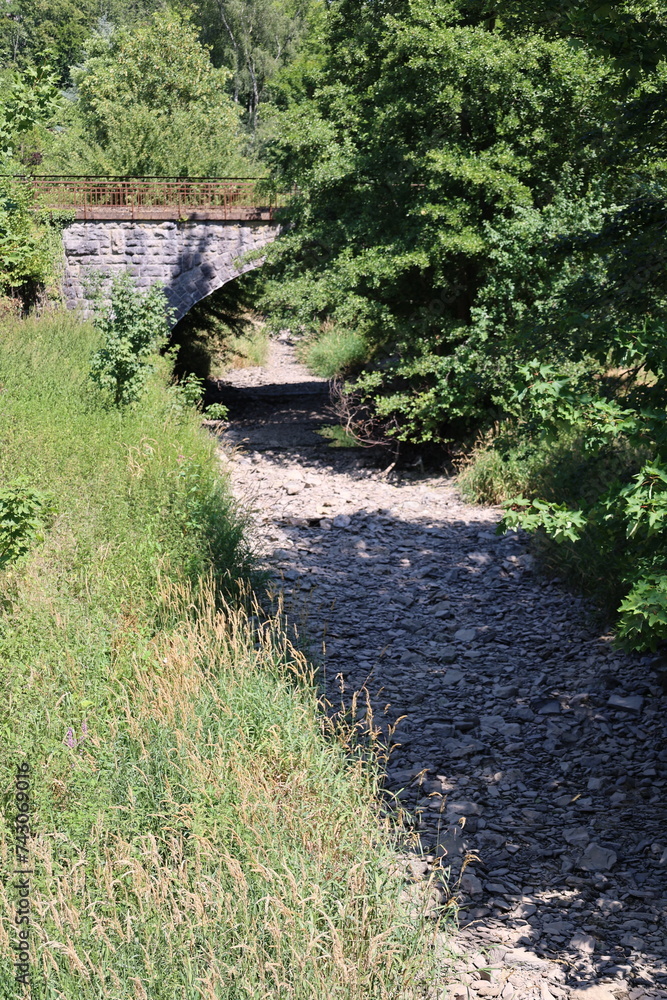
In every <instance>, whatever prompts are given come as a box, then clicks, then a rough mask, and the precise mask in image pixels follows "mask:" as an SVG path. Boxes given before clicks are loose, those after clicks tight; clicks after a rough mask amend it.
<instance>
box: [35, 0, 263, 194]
mask: <svg viewBox="0 0 667 1000" xmlns="http://www.w3.org/2000/svg"><path fill="white" fill-rule="evenodd" d="M72 77H73V80H74V85H75V94H74V100H73V101H72V102H71V104H70V107H69V109H68V113H67V114H66V116H65V119H64V122H63V125H64V129H63V131H61V132H60V133H58V134H56V136H55V137H54V139H53V141H52V143H51V145H50V148H48V149H47V161H48V166H49V167H50V168H51V169H53V170H54V172H55V171H62V172H65V173H99V174H103V173H111V174H131V175H140V174H162V175H168V174H172V175H177V176H193V175H214V174H220V175H225V174H227V175H230V174H237V173H247V172H248V165H247V163H246V162H245V161H244V158H243V155H242V142H243V140H242V134H241V128H240V121H239V111H238V108H237V107H235V106H234V104H233V103H232V101H231V99H230V98H229V96H228V94H227V92H226V88H227V83H228V80H229V71H228V70H225V69H216V68H215V67H214V66H213V65H212V64H211V61H210V58H209V53H208V52H207V50H206V49H205V48H204V47H203V46H202V45H201V44H200V42H199V40H198V37H197V30H196V28H195V26H194V25H193V23H192V21H191V18H190V17H189V16H186V15H181V14H178V13H176V12H174V11H171V10H164V11H160V12H158V13H155V14H153V15H152V16H151V18H150V19H149V20H148V21H147V22H146V23H145V24H143V25H141V26H139V27H136V28H134V29H129V28H122V29H118V30H116V31H113V33H112V34H111V36H110V37H104V36H103V35H99V34H98V35H96V36H94V37H93V38H91V39H90V41H89V43H88V44H87V47H86V58H85V60H84V62H83V64H82V65H81V66H80V67H78V68H76V69H74V70H73V71H72Z"/></svg>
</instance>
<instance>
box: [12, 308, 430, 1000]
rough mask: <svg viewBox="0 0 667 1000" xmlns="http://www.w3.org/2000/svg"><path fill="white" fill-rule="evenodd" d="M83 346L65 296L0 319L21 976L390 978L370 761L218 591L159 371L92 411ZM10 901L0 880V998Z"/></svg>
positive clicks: (49, 981)
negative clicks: (9, 508) (21, 536)
mask: <svg viewBox="0 0 667 1000" xmlns="http://www.w3.org/2000/svg"><path fill="white" fill-rule="evenodd" d="M95 346H96V334H95V331H94V330H93V329H92V328H91V327H90V326H87V325H85V324H80V323H78V322H76V321H75V320H73V319H72V318H71V317H69V316H63V315H61V316H54V317H51V318H49V319H43V320H41V321H39V322H36V321H26V322H15V323H7V324H5V325H4V326H3V328H2V330H0V386H1V392H0V439H1V440H2V452H1V455H0V479H1V482H2V486H3V487H4V488H5V490H6V488H7V484H15V486H16V489H23V490H24V491H27V490H32V491H36V492H35V495H36V496H38V502H37V505H36V506H35V507H34V510H35V511H36V513H35V518H34V520H35V525H34V531H33V537H32V540H31V543H30V547H29V549H28V551H27V552H26V553H25V554H24V555H23V556H21V557H20V558H19V559H18V561H13V562H11V563H8V564H7V565H6V566H5V567H4V569H2V570H1V571H0V607H1V608H2V611H1V613H0V682H1V685H2V698H1V699H0V705H1V707H0V712H1V713H2V714H1V717H0V727H1V734H2V739H1V740H0V788H1V789H2V794H3V810H2V815H1V816H0V857H2V860H3V866H4V868H5V870H7V869H11V868H12V867H13V866H14V854H13V851H14V847H15V838H14V832H13V823H14V806H13V801H14V800H13V797H12V789H13V786H14V781H15V773H16V767H17V765H19V764H21V763H22V762H23V761H25V760H27V761H28V762H29V763H30V766H31V769H32V776H31V796H32V804H31V822H32V828H33V838H32V841H31V861H32V862H33V863H32V864H31V867H32V868H34V870H35V873H34V875H33V876H31V907H32V909H31V920H32V923H31V940H30V959H31V969H32V993H31V997H32V1000H56V998H66V1000H83V998H86V1000H97V998H108V1000H126V998H127V1000H176V998H178V1000H200V998H201V1000H213V998H215V1000H221V998H224V1000H227V998H229V1000H231V998H234V1000H246V998H247V1000H255V998H260V997H261V998H269V997H271V998H295V1000H300V998H304V1000H305V998H308V1000H310V998H314V997H322V996H327V997H331V998H345V1000H348V998H349V1000H352V998H359V1000H361V998H375V997H377V998H386V1000H398V998H399V997H404V996H405V997H407V996H411V995H413V987H412V986H411V985H409V984H410V983H414V977H415V969H416V968H421V969H422V971H423V970H424V968H425V966H424V956H423V955H422V954H420V948H422V947H423V941H422V939H421V938H420V936H419V934H418V933H417V930H416V925H415V923H414V921H412V922H411V921H409V920H408V919H407V917H406V916H405V915H404V914H403V912H402V911H401V907H400V905H399V903H398V898H399V891H400V881H399V879H398V877H397V876H396V875H395V874H392V858H393V854H392V847H391V838H390V836H389V834H388V833H386V832H383V831H382V830H381V822H380V807H379V805H378V801H377V798H376V796H375V792H376V790H377V775H376V772H375V771H374V769H373V767H372V766H369V765H368V764H366V763H363V762H362V761H361V759H360V758H359V757H358V755H355V753H354V752H351V747H350V743H349V737H346V735H345V733H343V732H339V733H337V734H336V733H334V732H327V731H326V725H325V722H324V720H323V717H322V715H321V714H320V712H319V708H318V700H317V694H316V690H315V687H314V684H313V678H312V676H311V673H310V671H309V668H308V665H307V663H306V662H305V660H304V659H303V657H302V656H301V655H300V654H299V653H297V652H295V651H294V650H293V649H292V648H291V647H290V646H289V643H288V642H287V641H286V639H285V635H284V632H283V631H282V628H281V623H280V621H278V620H273V619H265V618H263V616H262V615H261V613H260V612H259V611H258V610H257V609H256V608H255V609H254V611H253V608H252V607H250V610H248V609H247V607H246V603H245V602H243V601H234V599H233V598H234V594H235V593H238V592H239V590H242V589H243V588H244V587H245V586H246V583H245V581H246V579H247V574H248V569H249V560H248V556H247V554H246V552H245V549H244V543H243V531H242V524H241V522H240V520H239V518H238V516H237V514H236V512H235V511H234V509H233V506H232V504H231V502H230V499H229V497H228V494H227V490H226V486H225V484H224V482H223V481H221V479H220V477H219V474H218V471H217V468H216V464H215V457H214V454H213V446H212V444H211V442H210V441H209V440H208V439H207V438H206V436H205V435H204V434H203V432H202V431H201V430H200V428H199V427H198V420H197V417H196V415H195V414H193V413H191V412H189V411H188V410H187V409H184V407H183V406H182V405H181V403H180V402H179V400H178V397H177V396H176V395H175V394H174V392H173V391H170V390H169V389H168V388H167V387H166V385H165V382H166V371H165V370H162V372H157V374H156V375H155V378H154V379H153V382H152V383H151V385H150V387H149V391H148V393H147V394H146V396H145V397H144V400H143V401H142V403H141V405H140V406H139V407H138V408H137V409H135V410H134V411H130V412H126V413H125V414H123V415H122V416H121V415H119V414H118V413H117V412H110V411H105V410H103V409H101V408H100V407H99V406H98V403H97V400H96V399H95V397H94V396H93V395H92V394H91V390H90V388H89V383H88V380H87V371H88V366H89V358H90V354H91V352H92V351H93V350H94V348H95ZM30 495H33V494H30ZM225 595H226V596H225ZM17 903H18V896H17V892H16V888H15V886H14V883H13V882H12V881H11V879H9V880H5V881H4V882H2V883H0V996H1V997H2V998H3V1000H4V998H5V997H7V998H9V997H14V996H21V995H23V994H22V988H21V987H17V986H16V984H15V982H14V978H13V977H14V972H13V952H12V943H13V942H14V940H15V937H16V927H15V924H14V915H15V913H16V906H17ZM414 990H415V995H416V987H415V988H414ZM419 995H421V996H424V995H426V994H425V993H424V991H423V990H422V992H421V993H419Z"/></svg>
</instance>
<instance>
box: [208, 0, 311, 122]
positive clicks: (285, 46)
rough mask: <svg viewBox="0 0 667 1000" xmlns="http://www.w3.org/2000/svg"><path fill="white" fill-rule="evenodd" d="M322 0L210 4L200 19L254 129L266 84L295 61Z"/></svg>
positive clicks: (216, 59)
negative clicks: (229, 74) (226, 68)
mask: <svg viewBox="0 0 667 1000" xmlns="http://www.w3.org/2000/svg"><path fill="white" fill-rule="evenodd" d="M322 11H323V6H322V0H206V2H204V3H203V4H202V5H201V6H200V7H199V8H198V13H197V17H198V20H199V23H200V24H201V26H202V34H203V38H204V40H205V41H206V42H208V43H209V44H210V45H211V51H212V57H213V60H214V62H215V63H216V64H217V65H223V66H227V67H230V68H231V74H232V75H231V87H232V93H233V97H234V101H235V102H236V103H238V104H240V105H241V107H242V108H243V109H244V111H245V113H246V116H247V121H248V124H249V125H250V126H251V127H252V128H253V129H254V128H255V127H256V125H257V122H258V117H259V108H260V105H261V104H262V103H263V101H264V99H265V95H266V90H267V86H268V85H269V84H270V82H271V80H272V79H273V78H274V76H275V74H276V73H277V72H278V71H279V70H280V69H281V68H283V67H285V66H286V65H289V63H290V62H291V61H292V60H293V59H294V57H295V55H296V53H297V52H298V51H299V48H300V46H301V45H302V44H303V42H304V40H305V39H306V38H307V37H308V35H309V34H310V33H311V32H312V30H313V28H314V26H315V24H316V23H317V20H318V17H320V16H321V13H322Z"/></svg>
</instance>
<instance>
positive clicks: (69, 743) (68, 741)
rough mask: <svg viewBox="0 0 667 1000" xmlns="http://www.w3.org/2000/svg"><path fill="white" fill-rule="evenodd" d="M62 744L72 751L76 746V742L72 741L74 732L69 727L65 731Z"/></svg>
mask: <svg viewBox="0 0 667 1000" xmlns="http://www.w3.org/2000/svg"><path fill="white" fill-rule="evenodd" d="M63 743H66V744H67V746H68V747H69V748H70V750H73V749H74V747H75V746H76V740H75V739H74V730H73V729H72V728H71V727H70V728H69V729H68V730H67V736H66V737H65V739H64V740H63Z"/></svg>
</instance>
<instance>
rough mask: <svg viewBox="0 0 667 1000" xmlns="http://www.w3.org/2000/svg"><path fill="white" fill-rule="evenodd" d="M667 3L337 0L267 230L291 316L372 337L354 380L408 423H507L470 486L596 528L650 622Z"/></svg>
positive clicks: (561, 531) (454, 432)
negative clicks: (382, 0)
mask: <svg viewBox="0 0 667 1000" xmlns="http://www.w3.org/2000/svg"><path fill="white" fill-rule="evenodd" d="M665 27H667V11H666V9H665V7H664V4H660V3H659V2H653V0H636V2H634V0H627V2H623V3H619V4H615V5H608V4H603V5H600V4H596V3H594V2H593V0H590V2H589V0H581V2H579V0H563V2H559V3H556V4H546V3H544V4H537V5H533V6H532V7H530V8H527V7H526V5H525V4H520V3H513V2H511V3H508V4H505V5H504V6H503V9H502V11H500V10H499V9H498V8H497V5H493V4H491V3H488V4H487V3H485V2H482V3H477V2H468V0H449V2H445V0H440V2H438V3H436V4H435V5H434V4H433V3H430V4H428V5H427V4H426V3H422V2H421V0H404V2H403V0H401V2H398V3H395V4H391V5H389V6H380V7H378V6H377V5H371V6H366V7H358V6H357V5H354V4H351V3H347V2H345V0H341V2H339V3H336V4H334V5H332V7H331V10H330V14H329V17H328V19H327V23H326V30H325V33H324V51H325V56H324V59H323V60H322V62H321V64H320V66H319V68H318V69H317V71H316V73H315V75H314V77H312V78H311V80H310V83H309V86H308V87H305V88H304V87H301V86H300V85H299V84H298V82H297V83H296V84H295V87H294V90H293V92H292V93H291V94H290V93H289V91H288V92H287V93H286V94H283V95H282V103H281V110H280V111H279V112H278V113H277V114H276V117H275V131H274V133H273V135H272V136H270V137H269V138H268V140H267V147H266V156H267V159H268V160H269V161H270V163H271V164H272V167H273V172H274V176H275V177H276V178H277V179H279V180H280V181H282V182H285V181H287V180H289V181H290V182H295V183H297V184H298V185H299V189H300V196H299V198H298V199H297V200H296V201H295V202H294V203H293V205H292V206H291V208H290V220H291V226H290V228H289V229H288V231H287V232H286V233H285V235H284V236H283V237H282V238H281V240H279V241H278V243H277V245H275V246H274V247H273V248H271V250H270V251H269V257H270V259H272V261H273V265H272V266H273V268H274V274H275V279H274V281H273V283H272V284H270V285H269V287H268V291H267V294H266V296H265V301H266V305H267V308H268V309H269V310H271V312H272V315H273V320H272V321H273V322H274V323H275V325H278V324H279V325H280V326H288V327H290V328H291V329H292V330H294V331H303V332H304V333H305V335H306V339H308V338H309V337H314V336H315V335H316V333H317V331H318V330H320V329H322V328H323V327H325V328H326V327H327V325H328V326H330V327H331V326H333V327H334V328H335V329H336V330H337V331H341V330H349V331H350V333H351V335H353V336H354V337H357V338H360V339H361V340H362V341H363V343H364V345H365V351H363V352H361V356H362V357H363V358H364V362H365V364H364V367H363V369H362V371H361V373H360V374H359V375H357V377H355V378H354V380H350V381H349V384H348V391H349V394H350V397H351V398H353V399H356V400H360V401H361V405H362V406H365V407H366V408H367V410H368V408H370V409H372V411H373V414H374V418H375V421H376V427H377V426H378V425H379V424H382V423H384V426H385V434H386V435H387V436H389V437H390V436H394V437H396V438H398V440H399V441H407V442H411V443H412V444H417V445H419V444H426V443H429V444H430V443H441V444H446V443H448V442H449V443H451V442H457V443H460V442H462V441H463V442H465V441H467V442H470V441H471V440H474V438H475V437H476V436H478V435H479V434H480V433H482V434H484V433H487V432H489V430H490V429H491V428H493V427H494V426H498V425H499V426H500V427H501V428H502V431H501V434H500V435H499V436H497V437H496V440H495V448H496V450H498V449H500V450H499V452H498V453H495V454H494V453H490V452H489V450H488V449H487V450H486V451H485V452H484V454H483V455H481V456H478V458H477V460H476V462H475V466H474V469H473V470H468V472H467V473H465V474H464V479H466V478H467V482H468V485H469V488H471V489H473V490H477V491H478V493H481V494H494V493H495V494H496V498H498V496H497V495H498V494H501V495H502V498H503V499H506V500H507V499H509V500H513V503H510V508H511V509H510V510H509V511H508V514H507V517H506V524H508V525H511V526H517V525H523V526H524V527H526V528H528V529H530V530H539V531H540V533H541V535H542V536H547V535H549V536H551V538H552V539H558V540H559V547H560V548H561V549H562V551H563V553H565V554H566V555H565V556H564V557H563V558H566V559H570V558H571V557H572V558H573V559H575V560H576V558H577V557H576V555H574V553H576V552H577V551H580V552H582V553H587V554H588V553H590V552H591V551H593V550H594V549H595V547H596V546H597V549H598V550H599V553H600V555H599V557H598V558H597V559H595V558H594V559H592V560H591V561H590V565H591V574H590V575H589V583H590V582H591V580H592V577H593V576H594V575H597V574H598V571H599V568H600V565H601V562H602V561H604V560H606V561H607V565H608V567H609V571H608V573H607V576H609V577H612V578H613V583H612V585H610V586H609V588H608V590H609V592H611V591H612V590H613V591H614V593H615V594H616V598H615V599H616V606H618V601H619V598H620V599H622V598H624V597H627V595H628V594H629V593H635V594H636V593H639V591H637V590H636V588H638V587H639V588H640V590H641V593H642V599H641V602H638V603H637V606H636V608H635V610H634V611H633V615H634V617H633V626H632V629H629V628H626V627H625V625H623V626H622V632H623V635H625V636H626V638H627V639H632V641H633V642H635V644H637V645H638V646H640V647H641V646H642V645H647V644H649V645H650V643H652V642H653V641H654V637H655V635H656V634H657V633H656V632H655V631H654V630H655V628H657V627H658V626H657V624H656V623H658V621H659V613H658V611H657V610H655V609H654V610H651V603H650V602H651V600H652V598H651V597H650V594H654V595H657V596H656V597H655V599H656V602H657V604H656V608H658V606H659V600H660V596H659V595H660V593H661V591H660V586H661V585H660V586H658V585H657V584H656V585H655V586H654V584H655V581H656V580H658V581H659V580H660V579H661V578H662V576H663V575H665V576H667V537H666V536H663V534H662V529H661V524H662V513H661V510H662V508H661V503H662V501H660V500H659V499H656V496H657V494H658V493H659V492H660V490H658V487H657V486H656V483H657V480H656V481H655V482H653V480H651V476H652V475H658V474H659V470H661V469H663V468H665V467H667V424H666V423H665V419H664V412H665V398H666V393H667V329H666V327H665V323H664V316H665V309H666V307H667V278H666V275H667V267H666V266H665V265H666V263H667V242H666V241H667V236H666V230H665V225H664V220H665V211H666V208H667V177H666V175H665V162H666V154H667V148H666V146H665V135H666V134H667V127H666V126H667V117H666V112H665V108H666V107H667V101H666V100H665V98H666V97H667V46H666V45H665V37H667V36H666V34H665V30H664V29H665ZM644 42H646V44H644ZM503 437H505V438H506V439H507V438H508V437H509V438H513V439H514V444H513V445H512V447H511V448H509V450H507V449H505V451H503V445H502V443H501V440H502V438H503ZM521 437H523V440H524V445H523V446H522V445H517V440H518V439H519V438H521ZM531 449H532V453H531ZM609 456H612V457H611V458H609ZM614 456H617V457H614ZM625 458H627V459H628V460H627V461H626V460H625ZM568 462H570V471H569V472H568V470H567V463H568ZM592 469H594V470H596V475H595V484H594V486H592V485H590V486H589V487H585V486H583V485H582V486H581V487H580V488H579V489H577V488H572V483H571V480H572V478H573V475H574V470H578V471H579V472H580V473H581V472H582V471H583V470H592ZM545 470H551V471H549V472H547V471H545ZM650 470H653V472H651V471H650ZM656 470H657V471H656ZM598 472H599V473H600V474H599V475H598ZM637 475H639V477H640V478H639V479H637V480H635V481H633V480H632V476H637ZM649 480H651V482H653V486H652V487H651V489H653V491H654V492H653V493H652V494H651V497H649V495H648V491H649V486H648V485H647V484H648V482H649ZM545 486H548V489H547V490H546V492H544V491H543V488H544V487H545ZM656 491H657V493H656ZM517 494H519V495H518V496H517ZM640 510H641V511H643V513H642V514H641V516H640V514H639V511H640ZM649 524H651V525H652V528H651V532H652V533H651V534H648V533H647V530H648V529H647V528H646V526H647V525H649ZM581 561H585V559H584V558H583V557H581ZM601 575H602V576H604V574H601ZM583 577H585V574H583V573H582V578H583ZM649 579H650V580H652V581H653V582H654V583H653V584H651V587H649V588H648V589H646V588H644V587H643V583H642V581H644V580H649ZM597 582H598V581H597V580H596V583H597ZM656 586H657V589H656ZM603 588H604V584H603ZM627 599H629V598H627ZM624 607H625V605H624ZM641 608H643V609H644V610H643V611H642V610H641ZM654 611H655V613H654ZM625 613H626V612H623V614H625ZM628 613H629V612H628ZM642 614H644V615H645V624H644V626H643V628H639V626H638V625H637V622H638V620H639V618H640V617H641V616H642ZM622 621H625V619H622ZM652 636H653V638H652Z"/></svg>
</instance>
